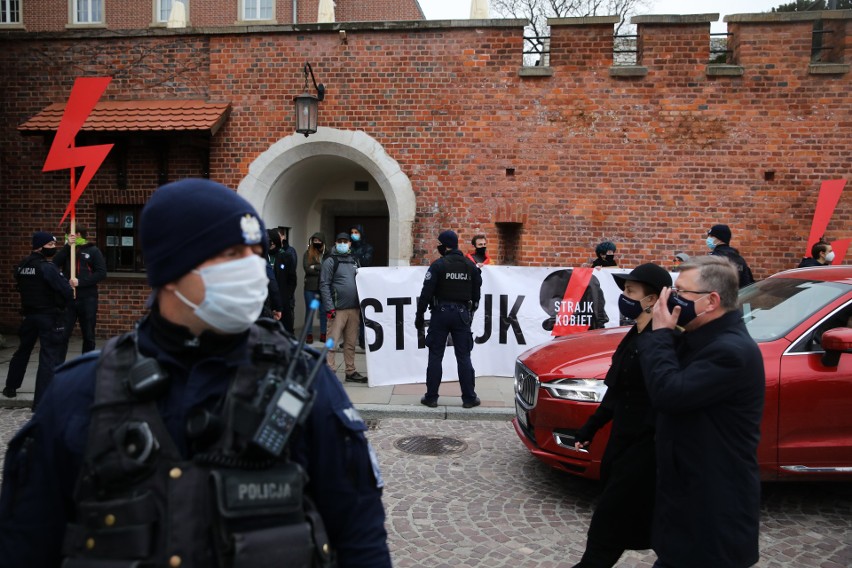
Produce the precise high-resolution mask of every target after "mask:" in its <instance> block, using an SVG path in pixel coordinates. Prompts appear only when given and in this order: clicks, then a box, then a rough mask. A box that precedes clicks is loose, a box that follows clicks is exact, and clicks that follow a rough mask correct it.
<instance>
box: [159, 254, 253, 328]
mask: <svg viewBox="0 0 852 568" xmlns="http://www.w3.org/2000/svg"><path fill="white" fill-rule="evenodd" d="M193 272H195V273H196V274H198V275H200V276H201V280H202V281H203V282H204V301H202V302H201V304H200V305H196V304H193V303H192V302H190V301H189V300H187V299H186V297H184V295H183V294H181V293H180V292H179V291H177V290H175V296H177V297H178V299H179V300H180V301H181V302H183V303H184V304H186V305H187V306H189V307H190V308H192V309H193V310H195V315H196V316H198V317H199V319H201V321H204V322H206V323H208V324H210V325H212V326H213V327H215V328H216V329H218V330H219V331H222V332H224V333H241V332H243V331H245V330H247V329H248V328H249V327H250V326H251V324H252V323H254V322H255V320H257V318H258V316H260V312H261V311H262V310H263V303H264V302H265V301H266V295H267V292H268V288H267V285H268V283H269V278H268V277H267V276H266V263H265V262H264V261H263V259H262V258H260V257H259V256H257V255H256V254H253V255H251V256H246V257H244V258H241V259H238V260H231V261H228V262H220V263H219V264H214V265H212V266H205V267H204V268H202V269H201V270H193Z"/></svg>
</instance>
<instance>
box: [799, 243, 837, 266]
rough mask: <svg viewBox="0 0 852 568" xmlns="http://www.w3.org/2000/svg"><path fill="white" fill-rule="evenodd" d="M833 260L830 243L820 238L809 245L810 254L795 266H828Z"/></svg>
mask: <svg viewBox="0 0 852 568" xmlns="http://www.w3.org/2000/svg"><path fill="white" fill-rule="evenodd" d="M833 261H834V251H833V250H831V245H830V244H828V243H827V242H825V241H823V240H820V241H818V242H816V243H814V246H812V247H811V256H810V257H809V258H803V259H802V262H800V263H799V266H797V267H796V268H808V267H810V266H829V265H830V264H831V263H832V262H833Z"/></svg>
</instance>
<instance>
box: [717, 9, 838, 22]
mask: <svg viewBox="0 0 852 568" xmlns="http://www.w3.org/2000/svg"><path fill="white" fill-rule="evenodd" d="M814 20H852V10H821V11H817V12H763V13H760V14H729V15H727V16H725V17H724V18H722V21H723V22H728V23H730V24H772V23H776V22H810V21H814Z"/></svg>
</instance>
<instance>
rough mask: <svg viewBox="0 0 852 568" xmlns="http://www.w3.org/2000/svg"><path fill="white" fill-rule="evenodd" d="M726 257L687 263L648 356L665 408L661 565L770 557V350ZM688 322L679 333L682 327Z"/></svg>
mask: <svg viewBox="0 0 852 568" xmlns="http://www.w3.org/2000/svg"><path fill="white" fill-rule="evenodd" d="M738 280H739V278H738V273H737V270H736V268H735V267H734V266H733V265H732V264H731V262H730V261H729V260H728V259H726V258H721V257H716V256H704V257H698V258H693V259H691V260H690V261H689V262H688V263H684V264H683V265H682V266H681V270H680V274H679V275H678V278H677V281H676V282H675V287H673V288H671V289H668V288H665V289H663V291H662V292H661V293H660V300H659V301H658V302H657V303H656V304H655V305H654V308H653V311H652V315H653V320H652V327H653V331H651V332H648V331H646V332H645V333H643V334H641V335H640V337H639V344H638V345H639V359H640V361H641V364H642V374H643V375H644V377H645V385H646V387H647V389H648V396H649V397H650V399H651V405H652V406H653V408H654V410H655V411H656V412H657V434H656V451H657V495H656V502H655V505H654V527H653V531H652V544H653V548H654V552H656V553H657V557H658V560H657V563H655V564H654V566H656V567H658V568H660V567H666V568H667V567H674V568H682V567H683V568H685V567H689V568H719V567H720V566H724V567H725V568H745V567H747V566H752V565H753V564H755V563H756V562H757V561H758V559H759V557H760V555H759V551H758V533H759V529H760V518H759V517H760V468H759V467H758V462H757V446H758V442H759V441H760V421H761V416H762V413H763V400H764V395H765V388H766V385H765V379H764V369H763V357H762V355H761V353H760V349H759V348H758V346H757V344H756V343H755V342H754V340H753V339H752V338H751V336H750V335H749V333H748V330H747V329H746V326H745V324H744V323H743V320H742V312H741V311H740V310H739V309H738V307H737V288H738ZM676 326H681V327H682V328H683V329H684V333H683V334H682V335H679V334H678V333H677V332H676V331H675V328H676Z"/></svg>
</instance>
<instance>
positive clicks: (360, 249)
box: [349, 225, 375, 268]
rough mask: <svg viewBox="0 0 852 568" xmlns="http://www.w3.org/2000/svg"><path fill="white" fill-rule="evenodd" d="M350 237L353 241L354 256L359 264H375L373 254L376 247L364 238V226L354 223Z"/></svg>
mask: <svg viewBox="0 0 852 568" xmlns="http://www.w3.org/2000/svg"><path fill="white" fill-rule="evenodd" d="M349 239H350V242H351V243H352V256H354V257H355V260H357V261H358V266H360V267H364V268H366V267H368V266H373V255H374V254H375V248H374V247H373V245H371V244H370V243H368V242H367V240H366V239H365V238H364V227H363V226H361V225H352V226H351V227H349Z"/></svg>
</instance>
